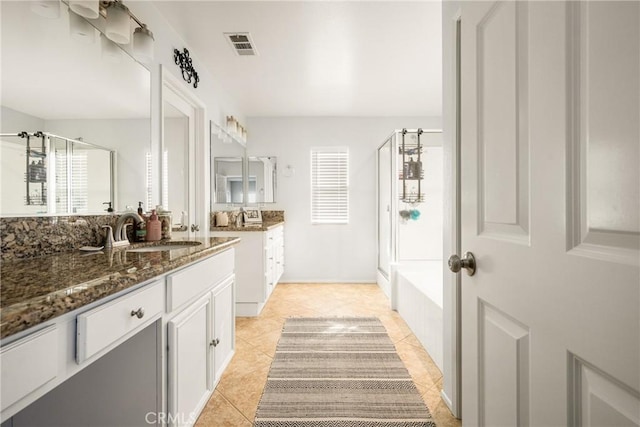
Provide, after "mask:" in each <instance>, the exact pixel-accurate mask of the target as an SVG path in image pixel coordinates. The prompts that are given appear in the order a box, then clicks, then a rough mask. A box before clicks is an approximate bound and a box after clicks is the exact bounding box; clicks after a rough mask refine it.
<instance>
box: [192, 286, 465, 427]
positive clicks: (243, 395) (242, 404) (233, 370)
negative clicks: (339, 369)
mask: <svg viewBox="0 0 640 427" xmlns="http://www.w3.org/2000/svg"><path fill="white" fill-rule="evenodd" d="M300 316H305V317H306V316H312V317H314V316H376V317H378V318H379V319H380V320H381V321H382V323H383V324H384V326H385V328H386V330H387V332H388V334H389V336H390V338H391V340H392V341H393V343H394V345H395V346H396V349H397V351H398V355H399V356H400V358H401V359H402V361H403V362H404V364H405V366H406V367H407V369H408V371H409V373H410V375H411V377H412V379H413V381H414V382H415V384H416V387H417V388H418V391H419V392H420V395H421V396H422V398H423V400H424V401H425V403H426V404H427V406H428V407H429V410H430V411H431V413H432V415H433V419H434V420H435V421H436V424H437V425H438V427H460V420H457V419H455V418H454V417H453V416H452V415H451V412H450V411H449V409H448V408H447V406H446V405H445V404H444V402H443V401H442V399H441V398H440V391H441V390H442V373H441V372H440V371H439V370H438V368H437V366H436V365H435V363H434V362H433V361H432V360H431V357H429V354H428V353H427V352H426V351H425V350H424V348H423V347H422V346H421V345H420V343H419V341H418V340H417V338H416V337H415V336H414V335H413V334H412V333H411V330H410V329H409V327H408V326H407V324H406V323H405V322H404V320H402V318H401V317H400V315H399V314H398V313H397V312H395V311H393V310H391V309H390V308H389V300H388V299H387V297H386V296H385V295H384V293H383V292H382V291H381V290H380V288H379V287H378V286H377V285H375V284H372V285H363V284H356V285H351V284H292V283H285V284H279V285H278V286H276V288H275V290H274V291H273V294H272V295H271V297H270V298H269V301H268V302H267V304H266V305H265V307H264V309H263V310H262V312H261V313H260V316H258V317H237V318H236V353H235V355H234V357H233V359H232V360H231V363H230V364H229V367H228V368H227V369H226V371H225V372H224V374H223V375H222V378H221V379H220V382H219V383H218V386H217V387H216V389H215V391H214V393H213V395H212V397H211V399H209V402H208V403H207V405H206V407H205V409H204V410H203V411H202V414H201V415H200V418H199V419H198V421H197V423H196V427H214V426H215V427H243V426H246V427H251V425H252V423H253V420H254V417H255V413H256V409H257V407H258V402H259V401H260V397H261V396H262V390H263V389H264V385H265V384H266V382H267V375H268V373H269V367H270V366H271V362H272V360H273V356H274V354H275V349H276V344H277V343H278V339H279V338H280V333H281V331H282V326H283V324H284V320H285V319H286V318H287V317H300Z"/></svg>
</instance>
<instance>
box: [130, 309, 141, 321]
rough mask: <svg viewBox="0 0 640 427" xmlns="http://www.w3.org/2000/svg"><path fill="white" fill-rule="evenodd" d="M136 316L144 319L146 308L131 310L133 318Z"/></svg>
mask: <svg viewBox="0 0 640 427" xmlns="http://www.w3.org/2000/svg"><path fill="white" fill-rule="evenodd" d="M133 316H136V317H137V318H138V319H142V318H143V317H144V308H142V307H140V308H139V309H137V310H131V317H133Z"/></svg>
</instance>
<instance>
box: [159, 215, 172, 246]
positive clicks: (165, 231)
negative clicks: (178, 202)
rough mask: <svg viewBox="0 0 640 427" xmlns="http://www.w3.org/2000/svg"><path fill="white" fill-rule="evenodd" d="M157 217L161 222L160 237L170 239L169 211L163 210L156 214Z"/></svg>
mask: <svg viewBox="0 0 640 427" xmlns="http://www.w3.org/2000/svg"><path fill="white" fill-rule="evenodd" d="M158 219H159V220H160V223H161V224H162V239H163V240H164V239H171V212H169V211H164V212H162V213H161V214H158Z"/></svg>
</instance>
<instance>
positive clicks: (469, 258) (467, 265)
mask: <svg viewBox="0 0 640 427" xmlns="http://www.w3.org/2000/svg"><path fill="white" fill-rule="evenodd" d="M463 268H464V269H465V270H467V274H468V275H469V276H473V275H474V274H476V257H474V256H473V254H472V253H471V252H465V254H464V256H463V257H462V259H461V258H460V257H459V256H458V255H455V254H454V255H451V256H450V257H449V270H451V271H453V272H454V273H458V272H459V271H460V270H462V269H463Z"/></svg>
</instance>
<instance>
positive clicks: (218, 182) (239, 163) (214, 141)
mask: <svg viewBox="0 0 640 427" xmlns="http://www.w3.org/2000/svg"><path fill="white" fill-rule="evenodd" d="M244 176H245V147H244V146H243V145H241V144H240V143H239V142H237V141H235V140H234V139H233V138H231V137H230V136H229V135H227V134H226V132H224V131H223V130H221V129H220V128H219V127H218V126H217V125H216V124H214V123H213V122H211V210H216V207H215V205H216V204H217V205H231V204H233V205H243V204H244V201H245V198H244Z"/></svg>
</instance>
